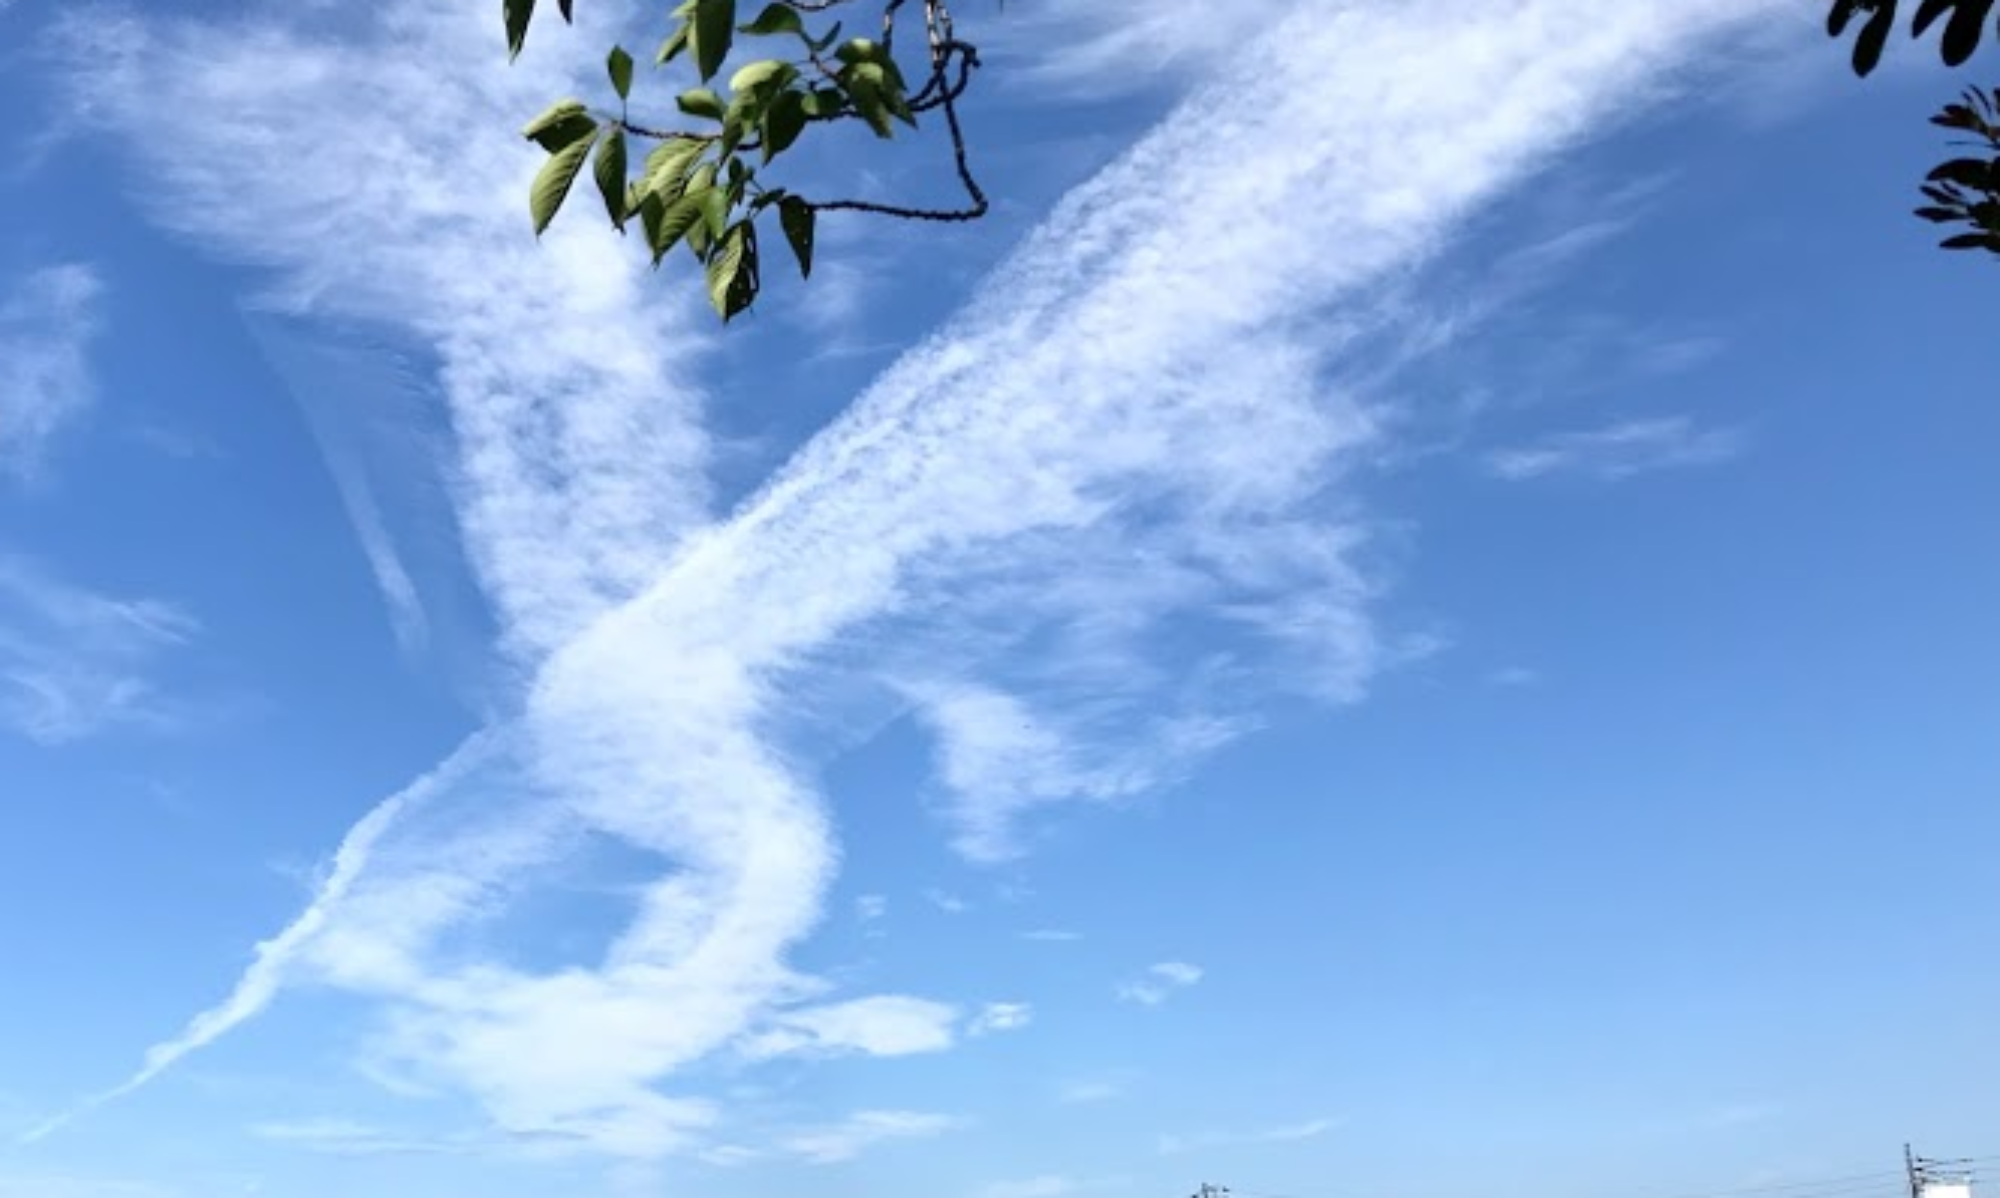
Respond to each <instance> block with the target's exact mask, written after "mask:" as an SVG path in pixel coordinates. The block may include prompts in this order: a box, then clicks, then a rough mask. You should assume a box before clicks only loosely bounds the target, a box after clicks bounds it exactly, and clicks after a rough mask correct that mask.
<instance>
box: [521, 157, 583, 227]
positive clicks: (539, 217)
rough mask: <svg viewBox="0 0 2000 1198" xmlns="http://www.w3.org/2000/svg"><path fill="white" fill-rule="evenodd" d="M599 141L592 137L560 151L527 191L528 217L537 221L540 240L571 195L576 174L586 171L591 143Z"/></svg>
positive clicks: (545, 164)
mask: <svg viewBox="0 0 2000 1198" xmlns="http://www.w3.org/2000/svg"><path fill="white" fill-rule="evenodd" d="M596 140H597V138H596V136H595V134H593V135H592V136H590V137H586V138H584V139H583V140H581V141H575V142H571V143H570V144H569V145H566V146H564V147H563V148H562V149H560V150H557V151H556V152H555V153H553V154H551V155H549V160H548V161H547V162H544V163H543V164H542V169H541V170H540V171H539V172H538V173H537V174H536V175H535V182H534V184H533V185H532V186H530V187H529V189H528V214H529V215H530V216H531V217H533V218H534V222H535V236H537V237H540V236H541V235H542V231H543V230H544V229H547V228H548V227H549V222H550V221H552V220H554V219H555V215H556V209H558V208H560V207H562V202H563V200H564V198H565V197H567V196H568V195H569V188H570V184H572V183H574V182H576V175H577V172H578V171H580V170H582V169H583V160H584V159H585V158H587V157H589V155H590V146H591V143H592V142H594V141H596Z"/></svg>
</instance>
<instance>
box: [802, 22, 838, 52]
mask: <svg viewBox="0 0 2000 1198" xmlns="http://www.w3.org/2000/svg"><path fill="white" fill-rule="evenodd" d="M840 24H841V23H840V22H839V21H835V22H834V23H833V28H831V29H829V30H827V31H826V36H825V37H823V38H821V39H819V40H818V41H814V40H813V39H811V38H807V39H806V45H808V46H810V47H812V52H813V53H814V54H824V53H826V48H827V47H828V46H831V45H832V44H833V43H835V42H837V41H839V40H840Z"/></svg>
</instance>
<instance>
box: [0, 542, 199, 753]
mask: <svg viewBox="0 0 2000 1198" xmlns="http://www.w3.org/2000/svg"><path fill="white" fill-rule="evenodd" d="M198 631H199V625H197V624H196V622H195V621H194V619H193V618H192V617H190V616H189V615H188V614H187V613H186V612H184V611H182V610H181V609H180V608H178V607H176V606H174V605H173V604H170V603H166V602H163V601H161V600H157V599H121V598H114V597H111V596H108V595H102V594H97V593H95V592H92V591H87V590H84V589H83V588H81V587H77V586H74V585H72V584H70V583H67V582H64V581H63V580H61V579H58V578H56V577H55V576H53V575H51V574H49V573H48V572H46V571H45V570H43V569H41V568H40V567H38V566H36V565H35V564H33V563H31V562H28V561H26V560H24V559H21V558H17V557H7V556H4V555H0V724H4V725H5V726H7V727H11V728H12V729H13V730H14V731H16V732H18V733H20V734H21V735H23V736H26V737H28V738H29V739H31V740H34V741H37V742H40V743H42V744H49V745H54V744H63V743H66V742H69V741H74V740H79V739H82V738H84V737H87V736H90V735H92V734H94V733H97V732H101V731H105V730H107V729H111V728H115V727H121V726H123V727H135V726H136V727H152V728H158V727H162V726H165V725H167V724H169V723H170V722H171V720H172V708H171V705H170V703H169V701H168V699H167V697H166V696H164V695H162V694H161V693H160V691H159V688H158V685H157V683H156V681H155V679H154V671H155V669H156V668H157V666H158V664H159V660H160V658H162V657H163V656H165V655H166V654H168V653H170V652H171V651H173V650H175V649H178V648H180V647H182V646H184V645H186V644H187V643H188V642H189V641H190V640H191V639H193V637H194V636H195V635H196V633H197V632H198Z"/></svg>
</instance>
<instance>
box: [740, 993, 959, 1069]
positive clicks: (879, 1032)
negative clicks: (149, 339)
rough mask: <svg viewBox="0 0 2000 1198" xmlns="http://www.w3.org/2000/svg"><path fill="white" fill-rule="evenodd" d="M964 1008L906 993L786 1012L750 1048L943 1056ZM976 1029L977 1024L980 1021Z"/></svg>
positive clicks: (758, 1053) (761, 1052)
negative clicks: (940, 1053)
mask: <svg viewBox="0 0 2000 1198" xmlns="http://www.w3.org/2000/svg"><path fill="white" fill-rule="evenodd" d="M958 1021H959V1012H958V1009H957V1008H955V1007H952V1006H949V1005H947V1004H945V1003H939V1002H931V1001H929V1000H927V999H921V998H910V997H907V996H904V995H877V996H875V997H872V998H859V999H854V1000H852V1001H850V1002H840V1003H831V1004H828V1005H826V1006H820V1007H807V1008H804V1009H800V1010H794V1011H789V1012H786V1013H785V1015H784V1016H782V1017H781V1018H780V1019H779V1020H777V1021H776V1023H775V1024H774V1026H772V1027H770V1028H768V1029H766V1030H764V1031H762V1032H760V1033H758V1034H757V1035H756V1036H754V1037H752V1038H751V1039H750V1041H749V1042H748V1043H747V1044H745V1046H744V1051H745V1052H746V1053H747V1054H748V1055H750V1056H752V1057H770V1056H779V1055H782V1054H786V1053H800V1052H806V1053H816V1054H838V1053H851V1052H858V1053H866V1054H868V1055H869V1056H878V1057H901V1056H909V1055H912V1054H914V1053H924V1052H940V1051H942V1050H944V1049H947V1048H950V1047H951V1045H952V1042H953V1041H954V1040H955V1039H956V1037H957V1026H958ZM975 1026H976V1022H975Z"/></svg>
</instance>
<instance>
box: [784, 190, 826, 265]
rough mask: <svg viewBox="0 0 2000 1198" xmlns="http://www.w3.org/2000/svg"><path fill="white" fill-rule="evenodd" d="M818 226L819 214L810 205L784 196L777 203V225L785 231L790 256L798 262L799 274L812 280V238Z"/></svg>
mask: <svg viewBox="0 0 2000 1198" xmlns="http://www.w3.org/2000/svg"><path fill="white" fill-rule="evenodd" d="M818 224H819V213H818V212H816V211H814V209H813V206H812V205H811V204H808V203H806V202H805V201H804V200H802V199H800V198H798V197H797V196H786V197H785V198H784V199H782V200H779V201H778V225H779V227H781V228H782V229H784V231H785V240H786V241H788V242H790V243H791V245H792V255H793V257H796V258H797V259H798V260H799V274H800V275H801V276H803V277H805V278H808V279H810V278H812V273H813V237H814V236H815V234H816V231H817V226H818Z"/></svg>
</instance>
